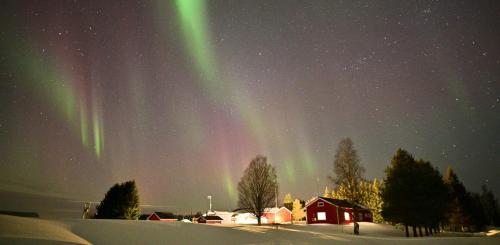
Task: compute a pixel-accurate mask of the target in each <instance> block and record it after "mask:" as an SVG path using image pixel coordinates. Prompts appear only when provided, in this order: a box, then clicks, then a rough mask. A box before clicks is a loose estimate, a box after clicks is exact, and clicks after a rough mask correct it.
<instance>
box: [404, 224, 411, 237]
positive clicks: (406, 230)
mask: <svg viewBox="0 0 500 245" xmlns="http://www.w3.org/2000/svg"><path fill="white" fill-rule="evenodd" d="M405 233H406V237H409V236H410V232H409V231H408V225H407V224H405Z"/></svg>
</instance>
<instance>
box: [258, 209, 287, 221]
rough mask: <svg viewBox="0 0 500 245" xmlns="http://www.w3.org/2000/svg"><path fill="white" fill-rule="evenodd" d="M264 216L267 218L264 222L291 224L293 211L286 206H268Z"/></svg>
mask: <svg viewBox="0 0 500 245" xmlns="http://www.w3.org/2000/svg"><path fill="white" fill-rule="evenodd" d="M262 217H265V218H266V219H265V220H266V223H264V224H289V223H291V222H292V211H290V210H289V209H288V208H286V207H281V208H276V207H275V208H266V209H264V214H262Z"/></svg>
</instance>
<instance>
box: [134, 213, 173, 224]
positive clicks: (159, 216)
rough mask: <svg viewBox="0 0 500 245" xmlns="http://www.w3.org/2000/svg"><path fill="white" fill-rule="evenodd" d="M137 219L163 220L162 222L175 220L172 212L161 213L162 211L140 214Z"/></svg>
mask: <svg viewBox="0 0 500 245" xmlns="http://www.w3.org/2000/svg"><path fill="white" fill-rule="evenodd" d="M139 220H152V221H163V222H174V221H177V219H176V218H175V215H174V214H172V213H163V212H152V213H151V214H142V215H141V216H139Z"/></svg>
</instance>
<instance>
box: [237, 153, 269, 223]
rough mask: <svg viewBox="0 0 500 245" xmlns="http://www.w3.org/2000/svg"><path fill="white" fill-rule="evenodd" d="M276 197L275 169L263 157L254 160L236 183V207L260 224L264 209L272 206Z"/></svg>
mask: <svg viewBox="0 0 500 245" xmlns="http://www.w3.org/2000/svg"><path fill="white" fill-rule="evenodd" d="M277 195H278V181H277V177H276V169H275V168H274V167H273V166H272V165H271V164H268V163H267V159H266V157H264V156H257V157H256V158H254V159H253V160H252V161H251V162H250V165H249V166H248V168H247V169H245V173H244V174H243V176H242V177H241V180H240V182H239V183H238V206H239V207H240V208H242V209H244V210H246V211H248V212H250V213H253V214H254V215H255V216H256V217H257V222H258V224H259V225H260V224H261V220H260V219H261V216H262V214H263V212H264V208H266V207H270V206H272V205H273V204H274V200H275V198H276V196H277Z"/></svg>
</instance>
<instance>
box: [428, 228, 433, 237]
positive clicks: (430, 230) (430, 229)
mask: <svg viewBox="0 0 500 245" xmlns="http://www.w3.org/2000/svg"><path fill="white" fill-rule="evenodd" d="M429 233H430V234H431V236H432V235H434V233H433V232H432V226H431V227H429Z"/></svg>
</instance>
